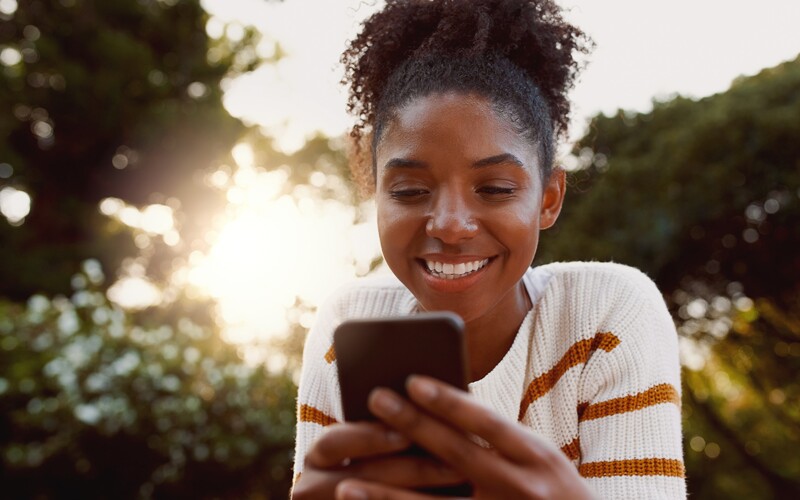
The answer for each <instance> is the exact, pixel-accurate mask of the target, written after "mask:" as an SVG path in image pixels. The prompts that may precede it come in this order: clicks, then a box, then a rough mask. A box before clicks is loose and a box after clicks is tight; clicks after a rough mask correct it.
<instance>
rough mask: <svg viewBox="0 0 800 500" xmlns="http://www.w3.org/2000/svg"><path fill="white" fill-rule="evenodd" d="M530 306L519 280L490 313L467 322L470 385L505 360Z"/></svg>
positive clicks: (523, 286) (526, 293)
mask: <svg viewBox="0 0 800 500" xmlns="http://www.w3.org/2000/svg"><path fill="white" fill-rule="evenodd" d="M531 307H532V304H531V300H530V297H529V296H528V292H527V290H526V289H525V285H524V284H523V282H522V280H520V282H519V284H518V286H516V287H514V289H513V290H511V291H510V292H509V293H508V294H507V295H506V296H505V297H503V298H502V299H501V300H500V302H499V303H498V304H497V306H495V307H494V308H493V309H492V311H491V312H490V313H488V314H485V315H483V316H481V317H480V318H475V319H474V320H471V321H469V322H467V323H466V325H465V334H466V342H467V352H468V358H469V372H470V382H474V381H476V380H480V379H482V378H483V377H485V376H486V375H487V374H488V373H489V372H490V371H492V369H494V367H495V366H497V364H498V363H499V362H500V360H502V359H503V357H504V356H505V355H506V353H507V352H508V350H509V349H510V348H511V345H512V344H513V343H514V338H515V337H516V334H517V332H518V331H519V327H520V326H521V325H522V321H523V320H524V319H525V316H527V314H528V311H530V309H531Z"/></svg>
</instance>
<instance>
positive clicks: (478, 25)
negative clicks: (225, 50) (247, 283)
mask: <svg viewBox="0 0 800 500" xmlns="http://www.w3.org/2000/svg"><path fill="white" fill-rule="evenodd" d="M586 45H587V42H586V40H585V37H584V35H583V34H582V33H581V32H580V31H579V30H578V29H576V28H575V27H573V26H571V25H569V24H567V23H566V22H565V21H564V20H563V18H562V17H561V14H560V10H559V8H558V7H557V6H556V5H555V4H554V3H553V2H552V1H550V0H530V1H527V0H440V1H430V0H411V1H391V0H389V1H388V2H387V5H386V7H385V8H384V9H383V10H382V11H380V12H379V13H377V14H375V15H374V16H372V17H371V18H370V19H369V20H367V21H366V22H365V24H364V27H363V31H362V32H361V34H360V35H359V36H358V37H357V38H356V39H355V40H353V41H352V42H351V44H350V46H349V47H348V49H347V51H346V52H345V54H344V55H343V57H342V60H343V62H344V64H345V66H346V69H347V74H346V80H347V82H348V83H349V85H350V89H351V94H350V102H349V108H350V111H351V112H353V113H354V114H355V115H356V116H357V117H358V118H359V121H358V122H357V124H356V126H355V127H354V129H353V132H352V135H353V137H354V138H355V139H356V143H357V145H358V146H357V148H356V155H355V158H354V160H353V165H352V166H353V168H354V177H355V178H356V179H357V180H359V181H360V182H361V184H362V186H366V187H368V188H372V190H373V191H374V194H375V199H376V203H377V209H378V227H379V235H380V240H381V246H382V249H383V254H384V258H385V260H386V263H387V264H388V266H389V267H390V269H391V270H392V272H393V273H394V275H395V276H396V278H394V277H393V278H391V279H386V278H371V279H365V280H361V281H358V282H356V283H354V284H353V285H351V286H348V287H345V288H344V289H342V290H341V291H340V292H339V293H337V294H336V295H335V296H334V297H333V298H331V299H330V300H329V301H328V303H327V304H326V305H325V306H324V307H322V308H321V309H320V312H319V316H318V320H317V324H316V326H315V327H314V328H313V329H312V331H311V332H310V334H309V338H308V340H307V343H306V348H305V352H304V362H303V363H304V365H303V373H302V379H301V383H300V391H299V397H298V399H299V401H298V408H299V412H298V416H299V418H298V420H299V422H298V428H297V432H298V435H297V452H296V459H295V460H296V461H295V470H296V473H297V475H296V478H297V481H296V484H295V487H294V490H293V496H294V498H332V497H334V496H335V497H336V498H340V499H356V498H397V499H405V498H408V499H412V498H428V497H426V496H425V495H424V494H423V493H420V491H421V489H423V488H430V487H437V486H444V485H455V484H459V483H463V482H465V481H466V482H468V483H470V484H471V485H472V488H473V493H474V495H475V496H476V497H478V498H570V499H576V498H593V497H602V498H636V499H641V498H683V497H685V486H684V479H683V471H684V469H683V462H682V450H681V430H680V392H679V391H680V378H679V366H678V359H677V339H676V333H675V328H674V326H673V324H672V321H671V319H670V317H669V315H668V313H667V311H666V308H665V306H664V303H663V300H662V298H661V296H660V294H659V292H658V290H657V289H656V288H655V286H654V285H653V283H652V282H651V281H650V280H649V279H648V278H647V277H646V276H644V275H643V274H642V273H640V272H639V271H637V270H634V269H631V268H628V267H625V266H621V265H616V264H600V263H561V264H551V265H546V266H538V267H534V268H531V267H530V266H531V263H532V261H533V258H534V254H535V252H536V247H537V243H538V234H539V231H540V230H542V229H546V228H548V227H550V226H552V225H553V224H554V223H555V221H556V218H557V217H558V214H559V212H560V209H561V205H562V202H563V200H564V192H565V180H564V172H563V171H562V170H560V169H557V168H553V162H554V158H553V157H554V151H555V142H556V138H557V137H559V136H563V134H564V132H565V129H566V125H567V120H568V118H567V117H568V112H569V102H568V100H567V98H566V92H567V91H568V89H569V88H570V87H571V85H572V83H573V80H574V77H575V75H576V72H577V63H576V61H575V60H574V58H573V56H574V54H575V53H577V52H582V51H585V50H586ZM423 310H426V311H436V310H448V311H454V312H456V313H458V314H459V315H460V316H461V317H462V318H463V319H464V321H465V323H466V339H467V347H468V352H469V366H470V369H471V373H470V376H471V380H472V383H471V384H470V394H469V395H467V394H465V393H462V392H459V391H457V390H456V389H454V388H452V387H448V386H446V385H444V384H442V383H438V382H436V381H433V380H430V379H427V378H423V377H412V378H411V379H410V380H409V381H408V392H409V395H410V401H408V400H403V399H402V398H400V397H399V396H398V395H396V394H394V393H391V392H390V391H388V390H383V389H378V390H376V391H374V392H373V393H372V394H371V396H370V409H371V411H373V413H374V414H375V415H376V416H377V417H379V419H380V420H381V422H382V423H381V424H368V423H343V419H342V411H341V406H340V402H339V387H338V383H337V380H336V367H335V354H334V350H333V348H332V343H331V337H332V332H333V330H334V328H335V327H336V326H337V325H338V324H339V323H340V322H341V321H343V320H345V319H348V318H354V317H369V316H389V315H407V314H414V313H415V312H417V311H423ZM333 424H335V425H333ZM520 424H522V425H520ZM326 428H327V429H326ZM323 431H325V432H323ZM412 442H413V443H416V444H418V445H420V446H422V447H423V448H425V449H427V450H428V451H429V452H430V453H431V456H430V457H427V458H424V457H413V456H409V455H403V454H398V453H397V452H398V451H401V450H403V449H406V448H408V447H409V446H410V445H411V443H412Z"/></svg>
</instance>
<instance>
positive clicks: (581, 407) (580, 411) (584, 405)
mask: <svg viewBox="0 0 800 500" xmlns="http://www.w3.org/2000/svg"><path fill="white" fill-rule="evenodd" d="M588 407H589V402H588V401H584V402H583V403H579V404H578V421H580V419H581V416H582V415H583V412H585V411H586V408H588Z"/></svg>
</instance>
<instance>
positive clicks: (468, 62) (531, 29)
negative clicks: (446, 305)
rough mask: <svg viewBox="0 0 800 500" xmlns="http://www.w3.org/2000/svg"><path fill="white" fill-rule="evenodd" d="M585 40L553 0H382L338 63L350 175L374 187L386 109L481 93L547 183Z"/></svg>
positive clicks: (387, 114)
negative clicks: (348, 118)
mask: <svg viewBox="0 0 800 500" xmlns="http://www.w3.org/2000/svg"><path fill="white" fill-rule="evenodd" d="M590 47H591V41H590V40H589V39H588V37H586V35H584V33H583V32H582V31H581V30H579V29H578V28H576V27H575V26H572V25H571V24H569V23H567V22H566V21H565V20H564V19H563V17H562V15H561V9H560V8H559V7H558V6H557V5H556V4H555V3H554V2H553V0H387V1H386V6H385V7H384V8H383V9H382V10H381V11H379V12H377V13H376V14H373V15H372V16H371V17H370V18H369V19H367V20H366V21H365V22H364V24H363V29H362V31H361V33H360V34H359V35H358V36H357V37H356V38H355V39H353V40H352V41H351V42H350V43H349V45H348V46H347V49H346V50H345V52H344V53H343V54H342V56H341V62H342V64H344V67H345V76H344V78H343V80H342V83H343V84H345V85H348V86H349V98H348V103H347V110H348V112H349V113H351V114H353V115H354V116H355V117H356V123H355V125H354V126H353V128H352V130H351V131H350V137H351V139H352V140H353V146H354V150H353V152H352V153H353V154H352V158H351V162H350V169H351V172H352V174H353V178H354V181H355V182H356V184H358V185H359V186H360V187H361V189H362V191H364V193H367V194H368V193H370V192H371V191H372V189H374V182H375V170H376V166H375V159H374V156H375V150H376V148H377V145H378V143H379V142H380V138H381V134H382V132H383V130H384V128H385V125H386V124H387V123H388V122H389V121H390V120H391V118H392V116H393V112H394V111H396V110H397V109H398V108H400V107H401V106H402V105H403V104H405V103H407V102H408V101H410V100H411V99H413V98H416V97H424V96H426V95H429V94H432V93H438V92H447V91H461V92H465V93H470V92H474V93H478V94H480V95H483V96H484V97H486V98H488V99H489V100H490V101H491V103H492V105H493V107H494V109H495V110H496V111H497V112H498V113H499V114H500V115H501V116H504V117H506V118H508V119H509V121H510V123H511V124H512V125H513V126H514V127H515V129H516V130H517V132H518V133H519V134H521V135H522V136H523V137H526V138H527V139H528V140H530V141H531V143H532V144H537V145H538V147H539V153H540V155H539V157H540V163H541V165H542V168H541V170H542V172H541V174H542V176H543V177H545V178H546V177H548V176H549V174H550V172H551V170H552V164H553V161H554V155H555V143H556V140H557V139H558V137H563V135H564V134H565V133H566V130H567V124H568V121H569V110H570V103H569V101H568V99H567V92H568V91H569V90H570V89H571V88H572V86H573V84H574V81H575V78H576V76H577V74H578V71H579V69H580V64H579V62H578V61H577V60H576V58H575V56H576V55H578V54H579V53H584V54H585V53H587V52H588V51H589V49H590Z"/></svg>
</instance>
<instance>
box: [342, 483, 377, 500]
mask: <svg viewBox="0 0 800 500" xmlns="http://www.w3.org/2000/svg"><path fill="white" fill-rule="evenodd" d="M337 490H338V491H337V493H338V495H336V498H341V499H343V500H367V499H368V498H369V496H368V495H367V492H366V491H364V490H362V489H361V488H359V487H358V486H354V485H351V484H340V485H339V487H338V488H337Z"/></svg>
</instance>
